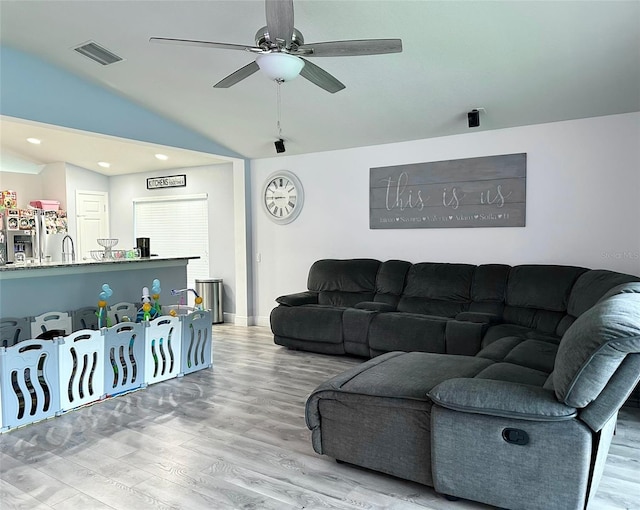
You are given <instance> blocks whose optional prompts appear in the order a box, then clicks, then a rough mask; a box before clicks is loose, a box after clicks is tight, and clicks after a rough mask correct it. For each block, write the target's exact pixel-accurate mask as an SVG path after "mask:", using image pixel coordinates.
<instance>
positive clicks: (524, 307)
mask: <svg viewBox="0 0 640 510" xmlns="http://www.w3.org/2000/svg"><path fill="white" fill-rule="evenodd" d="M585 271H586V269H584V268H582V267H573V266H553V265H522V266H515V267H513V268H511V271H510V273H509V280H508V282H507V292H506V306H505V309H504V320H505V322H508V323H512V324H518V325H520V326H525V327H528V328H532V329H537V330H540V331H544V332H545V333H556V330H557V328H558V325H559V324H560V323H561V321H562V319H563V318H564V317H565V315H566V314H567V305H568V302H569V295H570V294H571V289H572V288H573V286H574V284H575V282H576V280H577V279H578V277H579V276H580V275H581V274H582V273H584V272H585Z"/></svg>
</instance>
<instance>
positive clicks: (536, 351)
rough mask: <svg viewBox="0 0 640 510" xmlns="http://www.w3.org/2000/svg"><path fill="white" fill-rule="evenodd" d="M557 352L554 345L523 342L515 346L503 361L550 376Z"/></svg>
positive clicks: (556, 347)
mask: <svg viewBox="0 0 640 510" xmlns="http://www.w3.org/2000/svg"><path fill="white" fill-rule="evenodd" d="M557 352H558V346H557V345H556V344H555V343H551V342H545V341H542V340H525V341H524V342H522V343H520V344H518V345H517V346H515V347H514V348H513V349H512V350H511V352H510V353H509V354H507V355H506V356H505V358H504V361H506V362H507V363H513V364H514V365H520V366H522V367H527V368H533V369H534V370H539V371H541V372H545V373H546V374H550V373H551V372H553V365H554V362H555V359H556V353H557Z"/></svg>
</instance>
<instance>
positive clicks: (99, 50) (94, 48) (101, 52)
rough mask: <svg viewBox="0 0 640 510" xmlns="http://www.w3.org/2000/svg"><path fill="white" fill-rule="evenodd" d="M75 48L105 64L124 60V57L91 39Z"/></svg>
mask: <svg viewBox="0 0 640 510" xmlns="http://www.w3.org/2000/svg"><path fill="white" fill-rule="evenodd" d="M73 49H74V50H75V51H77V52H78V53H80V54H81V55H84V56H85V57H89V58H90V59H91V60H94V61H96V62H98V63H99V64H102V65H103V66H108V65H109V64H114V63H115V62H120V61H121V60H122V57H119V56H118V55H116V54H115V53H112V52H111V51H109V50H108V49H106V48H103V47H102V46H100V45H99V44H97V43H95V42H93V41H89V42H88V43H84V44H82V45H80V46H78V47H76V48H73Z"/></svg>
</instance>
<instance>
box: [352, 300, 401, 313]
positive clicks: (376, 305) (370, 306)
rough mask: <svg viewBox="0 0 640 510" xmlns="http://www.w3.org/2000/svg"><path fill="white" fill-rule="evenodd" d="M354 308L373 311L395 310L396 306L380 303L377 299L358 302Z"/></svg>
mask: <svg viewBox="0 0 640 510" xmlns="http://www.w3.org/2000/svg"><path fill="white" fill-rule="evenodd" d="M354 308H357V309H358V310H369V311H371V312H395V311H396V307H395V306H393V305H390V304H389V303H380V302H377V301H362V302H361V303H358V304H357V305H356V306H355V307H354Z"/></svg>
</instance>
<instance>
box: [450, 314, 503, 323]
mask: <svg viewBox="0 0 640 510" xmlns="http://www.w3.org/2000/svg"><path fill="white" fill-rule="evenodd" d="M455 319H456V320H457V321H466V322H480V323H482V324H491V325H493V324H499V323H500V322H502V317H500V316H499V315H496V314H495V313H483V312H460V313H459V314H458V315H456V316H455Z"/></svg>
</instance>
